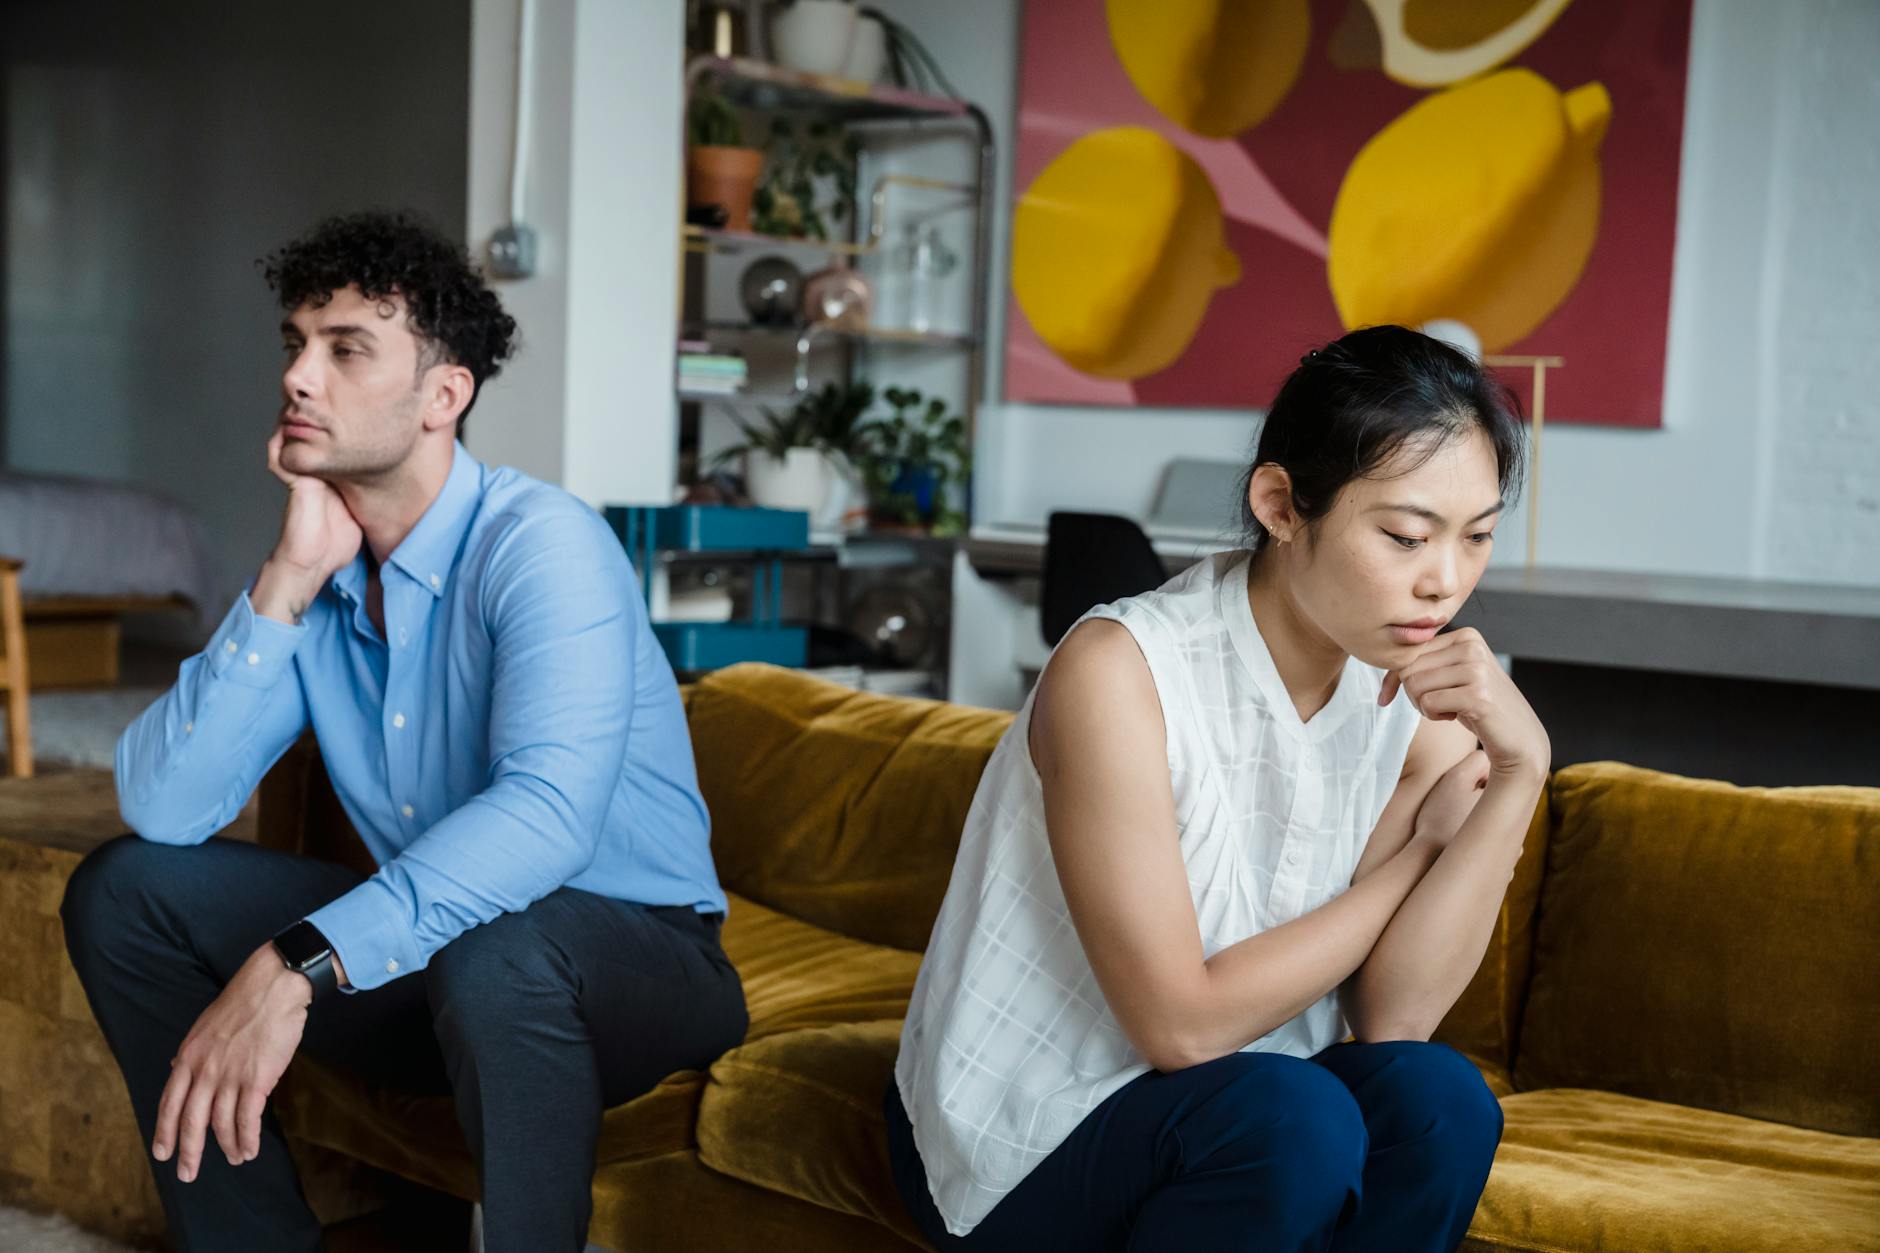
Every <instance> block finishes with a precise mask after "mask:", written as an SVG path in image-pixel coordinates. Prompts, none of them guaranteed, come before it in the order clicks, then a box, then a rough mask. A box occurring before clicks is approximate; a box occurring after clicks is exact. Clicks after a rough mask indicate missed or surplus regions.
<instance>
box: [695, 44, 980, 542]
mask: <svg viewBox="0 0 1880 1253" xmlns="http://www.w3.org/2000/svg"><path fill="white" fill-rule="evenodd" d="M708 80H709V81H710V82H711V84H712V86H713V87H714V88H715V89H716V90H717V91H718V92H719V93H720V94H721V95H722V96H723V97H724V98H725V99H726V100H728V101H729V102H730V103H731V104H732V105H733V106H735V107H737V108H740V109H746V110H750V111H753V112H759V113H775V114H782V113H787V114H802V115H807V116H812V117H816V118H820V119H823V120H826V121H831V122H836V123H839V124H842V125H850V124H855V123H903V124H906V125H912V126H922V127H927V128H934V127H944V126H948V125H951V126H953V127H955V128H958V129H959V130H960V131H961V133H962V136H963V137H964V138H965V139H966V140H967V141H969V142H971V143H973V144H974V145H975V148H976V153H977V159H976V161H975V168H976V176H975V181H974V182H973V183H972V184H971V185H969V186H964V187H962V186H961V185H959V184H954V183H949V182H943V181H941V180H937V179H927V178H920V177H915V176H909V175H888V176H886V177H884V178H882V179H879V180H877V182H876V184H875V185H874V187H873V188H872V189H871V191H870V194H869V197H868V210H869V211H868V214H867V227H866V230H865V231H862V232H861V233H860V237H859V238H850V239H846V240H843V239H830V240H819V239H807V238H796V237H790V236H780V235H763V234H757V233H755V232H751V231H724V230H711V229H708V228H705V227H700V226H692V225H687V226H685V227H684V229H683V231H682V232H681V238H680V246H681V248H682V249H683V250H684V251H685V252H686V253H688V254H697V255H699V256H701V257H702V258H704V259H705V263H706V264H709V261H710V259H711V258H713V257H720V256H740V255H754V254H756V253H758V252H781V253H786V254H796V255H807V256H822V257H831V258H833V257H849V258H855V257H861V256H867V255H869V254H872V253H875V252H877V251H879V250H880V249H881V247H882V240H883V237H884V234H885V232H886V229H887V221H888V216H889V214H888V200H889V196H890V194H891V193H892V192H893V191H894V189H896V188H907V189H921V188H925V189H930V190H945V191H959V192H967V193H969V194H970V195H971V198H972V204H973V218H974V221H973V255H972V256H971V257H970V258H969V259H968V262H967V269H968V270H969V272H970V276H971V285H972V290H971V295H970V304H969V308H970V310H971V313H970V316H971V328H970V330H968V331H967V332H966V333H964V334H958V333H945V332H941V333H936V332H930V331H909V330H902V329H899V328H893V327H853V326H841V325H825V324H816V323H812V324H808V325H796V326H790V327H784V328H773V327H769V326H759V325H754V324H743V325H740V324H735V323H729V322H725V321H722V320H713V321H699V320H696V319H695V320H693V321H690V322H687V321H686V320H684V319H681V323H680V327H679V338H684V337H685V335H686V334H687V332H688V330H698V329H702V330H704V331H706V332H707V333H715V334H721V335H778V334H784V333H794V334H795V335H796V337H797V339H796V367H795V371H794V376H793V378H792V380H791V382H792V387H791V390H790V392H789V393H788V394H785V395H779V394H777V393H775V392H772V393H770V394H769V395H767V396H756V395H753V394H751V393H723V394H721V393H701V392H686V391H680V392H679V398H680V399H681V400H682V401H685V402H688V403H698V404H726V405H741V404H753V403H757V404H763V403H772V404H788V403H790V402H791V401H793V400H795V399H796V398H798V397H800V396H801V395H802V394H803V393H804V392H806V391H808V390H809V387H810V382H811V381H810V378H809V354H810V350H811V349H812V348H813V347H814V346H815V344H816V341H817V340H819V339H824V338H828V339H834V340H841V341H847V342H851V343H869V344H891V345H894V346H896V347H907V348H916V349H932V350H936V351H950V352H965V353H967V354H968V357H969V364H968V370H967V384H966V394H965V396H964V398H963V400H962V403H961V408H962V410H963V412H964V414H965V417H966V425H967V432H968V437H969V440H970V437H971V434H972V431H973V428H974V425H975V423H976V420H977V416H978V408H979V398H980V395H981V394H982V393H983V392H984V390H985V341H986V315H987V309H986V294H987V283H988V277H989V270H990V268H991V260H990V258H991V222H992V213H991V203H990V198H991V195H992V185H993V157H994V150H993V145H992V126H991V123H990V122H988V121H987V119H986V115H985V114H984V113H983V112H981V111H980V109H979V108H978V106H976V105H974V104H972V103H970V102H968V101H964V100H955V99H951V98H949V97H946V96H927V95H921V94H919V93H916V92H911V91H904V90H902V89H900V88H898V87H886V86H880V85H875V84H866V83H858V82H854V81H851V80H849V79H843V78H832V77H829V76H826V75H820V74H799V73H797V72H795V71H793V70H786V69H784V68H782V67H781V66H776V65H772V64H770V63H769V62H766V61H757V60H752V59H750V58H745V57H714V56H702V57H695V58H694V59H693V60H692V61H691V63H690V64H689V65H688V66H687V68H686V78H685V81H686V98H687V99H688V100H690V99H692V97H693V94H694V93H695V92H696V91H697V89H698V88H699V86H700V85H701V84H703V83H704V82H706V81H708ZM860 209H861V206H860V205H857V206H856V210H857V211H856V212H855V213H852V214H850V215H849V227H850V230H851V232H854V231H855V228H856V226H857V224H858V221H859V219H860V218H861V216H862V215H861V212H860ZM968 492H969V505H968V509H967V512H968V514H969V516H970V514H971V507H970V487H969V489H968Z"/></svg>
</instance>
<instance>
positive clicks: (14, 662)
mask: <svg viewBox="0 0 1880 1253" xmlns="http://www.w3.org/2000/svg"><path fill="white" fill-rule="evenodd" d="M24 564H25V563H24V562H21V561H15V560H14V559H13V558H11V557H0V690H4V691H5V692H6V697H7V767H8V769H9V771H10V772H11V773H12V775H13V777H14V778H16V779H30V778H32V777H33V721H32V710H31V704H30V702H29V700H28V697H29V695H30V692H31V688H30V686H29V685H28V683H27V678H26V622H25V619H24V617H23V616H22V615H21V613H20V568H21V567H22V566H23V565H24Z"/></svg>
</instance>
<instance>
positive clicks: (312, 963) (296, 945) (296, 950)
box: [274, 918, 339, 1001]
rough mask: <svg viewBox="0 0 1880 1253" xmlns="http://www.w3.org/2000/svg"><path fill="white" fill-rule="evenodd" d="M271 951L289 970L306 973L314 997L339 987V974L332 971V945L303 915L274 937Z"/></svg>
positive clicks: (316, 997) (326, 993)
mask: <svg viewBox="0 0 1880 1253" xmlns="http://www.w3.org/2000/svg"><path fill="white" fill-rule="evenodd" d="M274 951H275V952H277V953H279V954H280V955H281V960H282V961H284V962H286V963H287V968H288V969H289V970H297V971H299V972H300V973H301V974H303V975H306V976H307V981H308V982H309V983H311V984H313V999H314V1000H316V1001H318V1000H320V999H322V998H324V997H326V996H329V995H331V994H332V992H333V991H334V990H335V989H337V988H338V987H339V977H338V976H337V975H335V974H334V973H333V946H332V945H331V944H328V943H327V942H326V937H325V936H323V935H321V934H320V929H319V928H318V927H316V926H314V925H313V924H312V923H310V922H308V921H307V920H306V919H305V918H303V919H301V920H300V921H299V922H297V923H294V924H293V925H292V926H290V927H288V928H287V929H286V930H284V931H282V932H281V933H280V934H279V935H277V936H275V937H274Z"/></svg>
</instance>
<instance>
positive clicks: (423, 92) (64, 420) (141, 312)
mask: <svg viewBox="0 0 1880 1253" xmlns="http://www.w3.org/2000/svg"><path fill="white" fill-rule="evenodd" d="M281 23H282V18H281V17H280V16H279V15H278V14H277V13H275V12H274V11H273V10H272V9H271V8H269V7H267V6H250V5H229V4H224V3H219V2H217V0H168V2H167V3H165V4H163V5H161V6H158V5H140V4H123V3H110V2H107V0H14V2H13V3H9V4H5V5H0V93H3V94H0V112H3V113H4V129H3V133H4V149H3V151H4V165H3V167H0V169H3V171H4V172H3V175H0V177H4V183H5V186H4V204H5V208H4V214H3V215H0V231H3V232H4V236H3V238H0V242H3V243H4V262H3V263H0V277H3V279H4V282H3V284H0V287H3V290H4V306H3V315H0V323H4V328H3V332H4V341H3V344H0V353H3V354H4V374H5V383H4V393H3V394H0V403H3V404H4V413H5V430H6V463H7V465H8V466H9V467H10V468H12V469H15V470H20V471H25V472H36V473H53V474H76V475H85V476H90V477H94V478H103V479H111V480H117V481H123V482H131V483H135V484H138V485H140V486H144V487H148V488H155V489H158V490H162V491H165V492H168V493H170V494H171V495H173V496H175V497H177V498H180V499H181V500H182V501H183V502H184V503H186V504H188V505H190V506H191V507H193V508H194V509H195V510H196V511H197V512H198V513H199V514H200V515H201V517H202V519H203V521H204V522H205V524H206V525H207V528H208V531H209V536H210V540H211V542H212V544H213V556H214V558H215V560H216V562H217V567H218V570H219V573H220V576H221V579H222V582H223V584H224V587H225V592H226V595H228V596H231V597H232V596H233V595H234V593H235V591H236V590H237V589H238V588H239V586H240V584H241V583H242V582H244V581H245V580H246V579H248V578H249V577H251V576H252V575H253V573H254V571H255V569H256V567H257V566H258V565H259V564H260V562H261V560H262V559H263V558H264V557H265V556H266V555H267V552H268V550H269V548H270V547H271V545H272V543H273V541H274V539H275V537H276V535H277V533H278V527H279V517H280V507H281V496H280V487H279V484H278V483H276V482H275V481H274V479H273V478H272V477H271V476H270V475H269V474H268V472H267V466H266V458H265V448H266V442H267V438H268V433H269V431H270V429H271V428H272V425H273V420H274V414H275V411H276V409H277V408H278V406H279V403H280V382H279V379H280V335H279V332H278V330H277V329H276V328H277V326H278V324H279V321H280V311H279V309H278V307H277V306H276V305H275V303H274V300H273V297H272V295H271V293H270V292H269V291H268V289H267V287H266V285H265V284H264V283H263V282H262V280H261V275H260V273H259V272H258V271H257V269H256V266H255V261H256V259H257V258H258V257H261V256H262V255H264V254H265V253H267V252H268V251H270V250H271V249H273V248H275V247H277V246H279V245H280V244H282V243H284V242H286V241H287V240H288V239H289V238H291V237H292V236H294V235H295V234H298V233H299V232H300V231H302V230H304V229H306V228H307V227H309V226H311V225H312V224H313V223H314V222H315V221H316V220H317V219H319V218H320V217H321V216H323V215H325V214H328V213H333V212H339V211H344V210H350V209H358V208H363V207H367V206H374V205H400V206H409V207H412V208H416V209H418V210H419V211H421V212H423V213H425V214H427V215H428V216H430V217H431V218H432V219H433V220H435V221H436V222H437V223H438V224H439V225H440V226H442V227H443V228H444V229H445V230H446V231H449V232H451V233H453V234H456V233H460V232H461V230H462V226H463V199H462V188H463V181H464V151H463V139H462V136H463V130H464V115H465V95H466V89H467V81H468V71H467V65H466V57H467V53H468V49H469V32H468V28H467V23H466V21H465V17H464V10H463V6H462V5H461V3H459V2H458V0H411V2H410V3H405V4H399V5H382V4H374V3H365V2H362V0H336V2H335V3H333V4H330V5H327V6H325V7H324V8H323V9H322V10H321V12H320V17H319V20H317V21H307V22H298V21H296V23H295V29H294V31H293V37H292V38H291V39H287V38H283V35H282V28H281ZM217 616H219V607H216V608H212V609H211V610H210V620H211V623H213V621H214V619H215V617H217Z"/></svg>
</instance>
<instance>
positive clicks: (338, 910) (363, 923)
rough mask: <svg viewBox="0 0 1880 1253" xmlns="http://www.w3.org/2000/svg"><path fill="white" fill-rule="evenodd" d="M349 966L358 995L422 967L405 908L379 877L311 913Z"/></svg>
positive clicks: (348, 976) (348, 974)
mask: <svg viewBox="0 0 1880 1253" xmlns="http://www.w3.org/2000/svg"><path fill="white" fill-rule="evenodd" d="M307 921H308V922H310V923H312V924H313V925H314V926H315V927H317V928H319V931H320V934H321V935H323V936H325V937H326V942H327V943H328V944H331V945H332V946H333V951H334V952H335V953H337V954H338V955H339V961H340V965H342V966H344V967H345V968H346V983H347V985H348V986H349V987H350V988H351V989H352V990H353V991H356V992H365V991H369V990H370V989H372V988H376V987H379V986H381V985H383V984H387V983H390V982H391V981H392V980H394V979H396V978H398V976H400V975H406V974H410V973H411V972H412V971H414V970H418V969H420V968H421V966H422V960H421V958H420V956H419V953H418V943H417V940H416V939H415V938H413V936H412V934H411V929H410V928H409V927H408V926H406V925H405V916H404V907H403V906H401V905H400V904H399V903H398V901H397V899H396V898H395V896H394V894H393V892H392V890H391V889H390V888H389V887H387V886H386V885H385V883H384V882H383V881H382V880H380V879H378V878H371V879H367V880H366V881H365V882H364V883H361V884H360V885H359V886H358V887H356V888H354V889H353V890H352V891H350V892H348V893H346V895H344V896H342V897H340V898H339V899H338V900H336V901H333V902H331V903H330V904H326V905H322V906H321V907H320V908H319V909H316V910H314V911H313V912H312V913H311V914H308V915H307Z"/></svg>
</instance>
